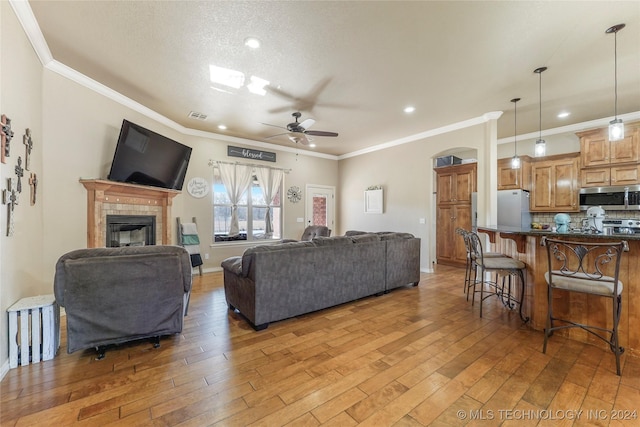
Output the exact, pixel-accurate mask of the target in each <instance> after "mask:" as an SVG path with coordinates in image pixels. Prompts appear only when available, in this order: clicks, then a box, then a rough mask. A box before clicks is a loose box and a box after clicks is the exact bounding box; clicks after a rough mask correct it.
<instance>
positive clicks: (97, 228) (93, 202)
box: [80, 179, 180, 248]
mask: <svg viewBox="0 0 640 427" xmlns="http://www.w3.org/2000/svg"><path fill="white" fill-rule="evenodd" d="M80 182H81V183H82V185H84V187H85V188H86V189H87V247H88V248H100V247H105V246H106V244H105V239H106V224H107V215H153V216H155V217H156V243H157V244H159V245H170V244H171V205H172V201H173V198H174V197H175V196H177V195H178V194H180V192H179V191H176V190H167V189H163V188H156V187H148V186H143V185H134V184H125V183H122V182H115V181H106V180H98V179H82V180H80Z"/></svg>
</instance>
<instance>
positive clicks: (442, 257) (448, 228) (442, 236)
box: [436, 205, 457, 262]
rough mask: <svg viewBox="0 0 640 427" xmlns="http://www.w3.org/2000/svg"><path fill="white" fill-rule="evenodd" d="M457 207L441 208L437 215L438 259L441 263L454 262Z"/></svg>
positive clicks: (446, 206)
mask: <svg viewBox="0 0 640 427" xmlns="http://www.w3.org/2000/svg"><path fill="white" fill-rule="evenodd" d="M454 218H455V206H453V205H445V206H439V207H438V209H437V214H436V221H437V227H436V258H437V260H438V262H440V261H445V262H446V261H449V262H451V261H453V259H454V252H455V240H454V236H457V235H456V234H455V228H454Z"/></svg>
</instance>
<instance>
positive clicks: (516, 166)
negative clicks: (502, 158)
mask: <svg viewBox="0 0 640 427" xmlns="http://www.w3.org/2000/svg"><path fill="white" fill-rule="evenodd" d="M518 101H520V98H513V99H512V100H511V102H513V158H512V159H511V169H520V157H518V141H517V138H516V135H517V129H518V122H517V119H518V109H517V108H516V103H517V102H518Z"/></svg>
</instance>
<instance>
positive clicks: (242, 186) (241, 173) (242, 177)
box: [218, 163, 253, 237]
mask: <svg viewBox="0 0 640 427" xmlns="http://www.w3.org/2000/svg"><path fill="white" fill-rule="evenodd" d="M218 167H219V168H220V178H221V179H222V183H223V184H224V187H225V188H226V190H227V195H228V196H229V199H230V200H231V227H230V228H229V236H230V237H233V236H237V235H238V234H240V226H239V225H238V202H239V201H240V198H241V197H242V195H243V194H244V192H245V191H247V189H248V188H249V186H250V185H251V177H252V175H253V174H252V168H251V167H250V166H244V165H236V164H232V165H230V164H227V163H218Z"/></svg>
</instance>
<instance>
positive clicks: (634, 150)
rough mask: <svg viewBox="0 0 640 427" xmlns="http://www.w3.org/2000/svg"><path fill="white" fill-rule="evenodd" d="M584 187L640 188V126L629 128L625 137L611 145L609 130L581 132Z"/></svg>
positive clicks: (628, 126)
mask: <svg viewBox="0 0 640 427" xmlns="http://www.w3.org/2000/svg"><path fill="white" fill-rule="evenodd" d="M576 135H577V136H578V137H579V138H580V150H581V151H580V162H581V166H582V171H581V175H582V180H581V185H582V186H583V187H600V186H607V185H629V184H640V174H639V173H638V167H637V166H638V164H639V163H640V123H631V124H628V125H626V126H625V137H624V138H623V139H621V140H620V141H609V138H608V129H607V128H600V129H592V130H588V131H584V132H578V133H576Z"/></svg>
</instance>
